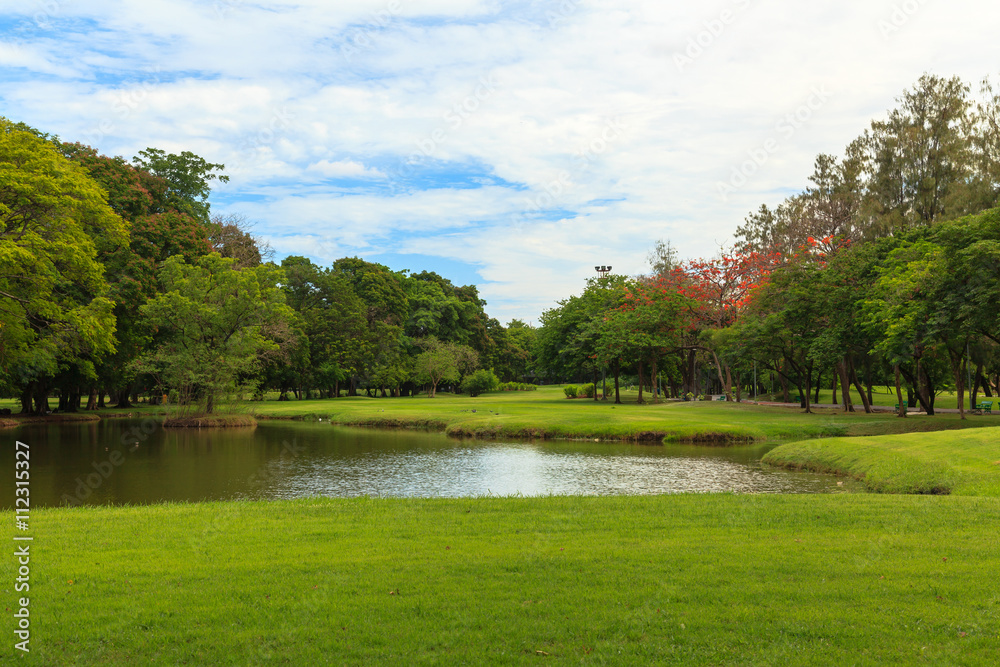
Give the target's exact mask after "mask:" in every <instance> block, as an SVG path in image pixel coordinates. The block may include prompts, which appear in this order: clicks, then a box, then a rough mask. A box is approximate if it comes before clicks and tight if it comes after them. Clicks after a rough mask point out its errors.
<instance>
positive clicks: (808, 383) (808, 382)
mask: <svg viewBox="0 0 1000 667" xmlns="http://www.w3.org/2000/svg"><path fill="white" fill-rule="evenodd" d="M810 389H812V368H809V369H807V370H806V391H805V393H804V394H803V396H802V398H803V399H804V400H805V408H806V413H807V414H811V413H812V408H811V407H810V405H809V390H810ZM816 396H817V397H818V396H819V378H817V379H816Z"/></svg>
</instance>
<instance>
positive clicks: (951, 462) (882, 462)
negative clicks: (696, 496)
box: [764, 420, 1000, 496]
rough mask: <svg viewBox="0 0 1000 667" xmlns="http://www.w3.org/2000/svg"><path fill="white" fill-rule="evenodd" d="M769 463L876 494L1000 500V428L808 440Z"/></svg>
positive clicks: (770, 456)
mask: <svg viewBox="0 0 1000 667" xmlns="http://www.w3.org/2000/svg"><path fill="white" fill-rule="evenodd" d="M900 421H903V420H900ZM764 462H765V463H769V464H771V465H778V466H784V467H789V468H806V469H809V470H815V471H820V472H836V473H839V474H843V475H850V476H852V477H856V478H857V479H860V480H862V481H863V483H864V485H865V487H866V488H867V489H869V490H871V491H878V492H889V493H957V494H962V495H989V496H1000V428H984V429H971V430H965V431H947V432H936V433H909V434H904V435H894V436H883V437H873V438H867V437H862V438H824V439H821V440H806V441H802V442H793V443H789V444H785V445H781V446H779V447H777V448H775V449H772V450H771V451H770V452H768V453H767V455H765V456H764Z"/></svg>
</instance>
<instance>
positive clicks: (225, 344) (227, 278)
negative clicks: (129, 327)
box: [140, 253, 292, 413]
mask: <svg viewBox="0 0 1000 667" xmlns="http://www.w3.org/2000/svg"><path fill="white" fill-rule="evenodd" d="M235 265H236V262H235V260H233V259H229V258H223V257H220V256H219V255H218V254H217V253H212V254H210V255H206V256H204V257H200V258H198V260H197V261H196V262H195V263H194V264H188V263H186V262H185V261H184V259H183V258H182V257H179V256H174V257H171V258H169V259H167V261H166V262H164V265H163V269H162V270H161V272H160V279H161V280H162V282H163V293H162V294H159V295H158V296H157V297H156V298H154V299H152V300H150V301H149V302H148V303H147V304H146V305H144V306H143V307H142V308H141V310H142V313H143V315H145V317H147V318H148V320H149V322H150V324H151V325H152V326H153V327H154V329H155V330H156V332H157V345H156V347H155V349H154V350H153V351H152V352H150V353H148V354H146V355H144V356H143V357H142V358H141V359H140V364H141V365H142V366H143V370H146V371H148V372H151V373H153V374H154V375H156V376H157V377H159V378H160V380H161V383H162V384H163V385H164V386H166V387H169V388H171V389H173V390H175V391H176V392H178V394H179V397H180V400H181V402H182V403H185V404H192V403H194V402H197V403H198V404H199V405H200V406H201V408H202V409H203V410H204V411H205V412H206V413H212V412H214V411H215V409H216V405H217V403H218V399H219V398H220V397H222V396H226V395H238V394H239V393H241V392H245V391H248V390H251V391H252V389H253V387H252V386H251V385H252V384H253V383H252V381H251V378H252V377H253V376H254V375H255V374H256V372H257V370H258V368H259V365H260V362H261V357H262V355H263V354H265V353H267V352H270V351H274V350H276V349H277V348H278V342H277V340H276V339H277V338H278V337H280V335H281V333H282V325H283V324H285V323H287V322H288V320H289V319H290V318H291V316H292V313H291V310H290V309H289V308H288V306H287V305H286V304H285V299H284V295H283V293H282V291H281V289H280V288H279V287H278V284H279V282H280V280H281V278H282V272H281V269H279V268H277V267H274V266H270V265H262V266H257V267H253V268H245V269H241V270H238V269H237V268H236V266H235Z"/></svg>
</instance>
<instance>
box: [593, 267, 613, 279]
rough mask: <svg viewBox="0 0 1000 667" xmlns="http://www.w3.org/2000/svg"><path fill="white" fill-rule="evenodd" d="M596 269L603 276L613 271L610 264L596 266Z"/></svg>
mask: <svg viewBox="0 0 1000 667" xmlns="http://www.w3.org/2000/svg"><path fill="white" fill-rule="evenodd" d="M594 271H597V273H598V275H600V276H601V277H602V278H603V277H604V276H606V275H608V274H609V273H611V267H610V266H603V265H602V266H595V267H594Z"/></svg>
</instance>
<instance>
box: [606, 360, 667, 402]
mask: <svg viewBox="0 0 1000 667" xmlns="http://www.w3.org/2000/svg"><path fill="white" fill-rule="evenodd" d="M650 364H651V366H652V368H651V370H652V375H650V377H649V380H650V384H651V385H653V403H659V402H660V396H659V387H657V386H656V385H657V374H656V357H653V360H652V361H651V362H650ZM594 395H595V396H596V395H597V392H596V391H595V392H594Z"/></svg>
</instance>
